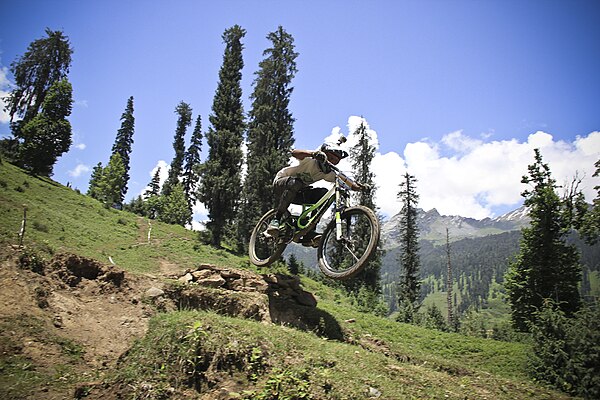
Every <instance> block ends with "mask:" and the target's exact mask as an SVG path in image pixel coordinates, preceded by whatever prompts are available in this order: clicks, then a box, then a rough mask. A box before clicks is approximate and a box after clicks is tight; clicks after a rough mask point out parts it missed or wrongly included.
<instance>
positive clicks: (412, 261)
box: [398, 172, 421, 322]
mask: <svg viewBox="0 0 600 400" xmlns="http://www.w3.org/2000/svg"><path fill="white" fill-rule="evenodd" d="M403 178H404V179H403V180H402V182H401V183H400V191H399V192H398V198H399V199H400V201H401V202H402V209H401V210H400V250H401V253H400V256H399V259H398V261H399V263H400V267H401V271H402V272H401V274H400V282H399V283H398V305H399V309H400V310H404V312H403V315H405V316H406V318H405V320H404V321H402V322H413V320H412V318H413V317H414V315H415V313H416V312H417V311H418V309H419V307H420V304H419V295H420V292H421V282H420V271H419V269H420V264H421V261H420V258H419V227H418V224H417V204H418V202H419V195H418V194H417V189H416V183H417V179H416V178H415V177H414V176H412V175H410V174H409V173H408V172H406V173H405V174H404V176H403Z"/></svg>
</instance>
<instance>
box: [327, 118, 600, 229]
mask: <svg viewBox="0 0 600 400" xmlns="http://www.w3.org/2000/svg"><path fill="white" fill-rule="evenodd" d="M358 118H359V117H350V118H349V119H348V128H349V132H352V129H353V127H355V126H357V121H358ZM369 129H370V128H369ZM339 132H340V129H339V128H336V129H334V132H333V133H334V134H338V135H339ZM370 132H372V133H373V137H374V138H375V140H374V141H373V143H374V144H375V146H376V149H378V144H377V134H376V133H375V132H374V131H372V130H370ZM332 136H333V135H332ZM330 137H331V136H330ZM482 138H484V139H485V137H484V136H482ZM352 139H353V138H352V135H350V136H349V138H348V143H347V144H348V145H352V144H354V143H355V142H354V143H353V141H352ZM534 148H539V149H540V152H541V154H542V157H543V160H544V162H545V163H547V164H548V165H549V167H550V171H551V172H552V177H553V178H554V179H555V180H556V182H557V183H558V184H562V183H564V182H567V181H570V180H571V179H572V178H573V177H574V176H575V174H576V173H577V174H578V175H579V177H583V182H582V186H581V189H582V190H583V193H584V195H585V196H586V199H587V201H588V202H591V201H592V200H593V199H594V198H595V195H596V192H595V191H594V189H593V188H594V186H596V185H598V184H600V178H592V175H593V173H594V171H595V167H594V163H595V162H596V161H597V160H598V159H599V158H600V132H592V133H590V134H589V135H587V136H584V137H577V138H576V139H575V141H574V142H573V143H567V142H565V141H562V140H558V141H557V140H555V139H554V138H553V136H552V135H551V134H549V133H547V132H541V131H538V132H535V133H533V134H531V135H529V137H528V138H527V141H526V142H519V141H518V140H516V139H511V140H503V141H491V142H486V141H485V140H481V139H478V138H471V137H469V136H466V135H464V133H463V132H462V131H456V132H451V133H449V134H447V135H445V136H444V137H443V138H442V139H441V140H440V141H439V142H432V141H431V140H430V139H424V140H423V141H420V142H416V143H407V144H406V146H405V148H404V151H403V153H402V154H403V155H404V158H403V157H402V156H401V155H400V154H399V153H398V152H389V153H385V154H381V153H379V152H377V153H376V155H375V158H374V159H373V164H372V168H373V172H374V173H375V175H376V178H375V181H376V185H377V187H378V189H377V193H376V197H375V200H376V204H377V205H378V207H379V208H380V211H381V212H382V213H383V214H384V215H386V216H388V217H389V216H392V215H394V214H396V213H398V212H399V211H400V207H401V204H400V202H399V201H398V199H397V193H398V190H399V184H400V180H401V178H402V175H403V174H404V173H405V172H406V171H408V172H409V173H410V174H411V175H414V176H415V177H416V178H417V193H418V194H419V196H420V198H419V207H421V208H423V209H425V210H430V209H432V208H436V209H437V210H438V211H439V212H440V213H441V214H446V215H461V216H465V217H472V218H477V219H482V218H485V217H494V216H498V213H497V212H496V210H498V209H507V208H511V207H514V208H516V207H518V206H519V205H520V204H521V203H522V200H523V198H522V197H521V192H522V191H523V190H524V189H525V187H524V185H523V184H521V178H522V176H523V175H526V174H527V166H528V165H530V164H532V163H533V162H534V154H533V149H534ZM441 150H444V151H441ZM442 154H444V155H442ZM344 162H345V164H344V165H343V167H342V168H343V169H344V170H350V167H349V166H350V164H349V162H347V160H344ZM340 165H342V164H340Z"/></svg>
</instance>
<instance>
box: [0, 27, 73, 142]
mask: <svg viewBox="0 0 600 400" xmlns="http://www.w3.org/2000/svg"><path fill="white" fill-rule="evenodd" d="M46 35H47V37H44V38H41V39H37V40H35V41H33V42H32V43H31V44H30V45H29V47H28V49H27V51H26V52H25V54H24V55H23V56H21V57H20V58H18V59H17V60H15V61H13V63H12V64H11V68H10V70H11V72H12V73H13V75H14V79H15V89H14V90H13V91H12V92H11V93H10V94H9V95H8V96H7V97H5V101H6V107H5V110H6V111H8V114H9V115H10V120H11V130H12V134H13V136H14V137H15V138H16V139H19V140H20V139H22V136H21V128H22V127H23V126H24V125H25V124H27V123H28V122H29V121H31V120H32V119H33V118H34V117H35V116H36V115H38V113H39V112H40V110H41V108H42V104H44V100H45V99H46V95H47V94H48V91H49V90H50V88H51V87H52V85H54V84H55V83H56V82H59V81H61V80H63V79H65V78H66V77H67V74H68V73H69V68H70V66H71V55H72V54H73V49H72V48H71V45H70V43H69V38H68V37H66V36H65V35H64V33H63V32H62V31H52V30H50V29H48V28H47V29H46ZM15 117H17V120H16V121H15Z"/></svg>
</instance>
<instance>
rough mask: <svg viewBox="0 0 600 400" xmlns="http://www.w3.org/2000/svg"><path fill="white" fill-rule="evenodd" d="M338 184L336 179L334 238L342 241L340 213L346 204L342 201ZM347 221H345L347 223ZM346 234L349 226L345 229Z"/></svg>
mask: <svg viewBox="0 0 600 400" xmlns="http://www.w3.org/2000/svg"><path fill="white" fill-rule="evenodd" d="M339 186H340V183H339V181H338V180H337V179H336V181H335V237H336V239H337V240H338V241H340V240H341V239H342V211H343V210H344V209H345V208H346V204H345V202H344V201H343V199H342V195H341V193H340V190H339ZM348 222H349V221H346V223H348ZM347 228H348V229H347V230H346V233H349V232H348V230H349V226H348V227H347Z"/></svg>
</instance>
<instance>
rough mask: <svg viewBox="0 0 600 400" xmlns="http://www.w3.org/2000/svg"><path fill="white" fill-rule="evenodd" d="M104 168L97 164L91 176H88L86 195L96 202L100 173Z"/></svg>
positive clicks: (98, 194)
mask: <svg viewBox="0 0 600 400" xmlns="http://www.w3.org/2000/svg"><path fill="white" fill-rule="evenodd" d="M103 170H104V168H103V167H102V163H101V162H99V163H98V164H97V165H96V166H95V167H94V168H92V175H91V176H90V182H89V184H88V191H87V195H88V196H90V197H92V198H94V199H96V200H98V198H99V196H100V193H99V191H98V190H99V184H100V180H101V179H102V171H103Z"/></svg>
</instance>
